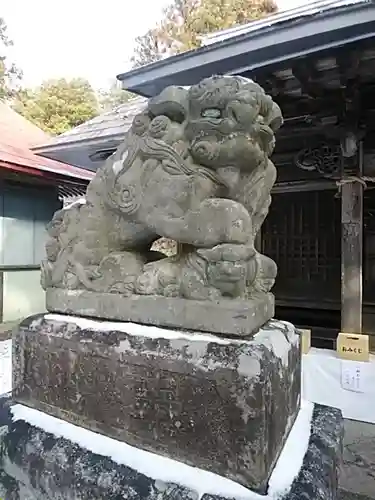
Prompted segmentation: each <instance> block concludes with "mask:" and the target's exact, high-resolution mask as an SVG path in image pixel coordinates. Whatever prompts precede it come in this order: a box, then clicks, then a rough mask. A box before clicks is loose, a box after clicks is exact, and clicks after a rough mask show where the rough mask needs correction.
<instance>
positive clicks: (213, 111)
mask: <svg viewBox="0 0 375 500" xmlns="http://www.w3.org/2000/svg"><path fill="white" fill-rule="evenodd" d="M202 117H203V118H221V110H220V109H217V108H208V109H204V110H203V111H202Z"/></svg>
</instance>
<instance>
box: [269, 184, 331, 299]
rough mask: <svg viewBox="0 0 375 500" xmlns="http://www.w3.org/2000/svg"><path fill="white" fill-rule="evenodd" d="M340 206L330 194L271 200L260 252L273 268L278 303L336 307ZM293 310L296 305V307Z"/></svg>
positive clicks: (293, 195) (311, 193)
mask: <svg viewBox="0 0 375 500" xmlns="http://www.w3.org/2000/svg"><path fill="white" fill-rule="evenodd" d="M340 228H341V204H340V199H338V198H335V192H334V191H331V190H329V191H308V192H298V193H282V194H281V193H280V194H275V195H274V196H273V200H272V205H271V209H270V213H269V215H268V217H267V219H266V220H265V222H264V225H263V227H262V251H263V253H264V254H266V255H268V256H269V257H271V258H272V259H274V261H275V262H276V263H277V265H278V268H279V272H278V277H277V281H276V284H275V287H274V293H275V295H276V299H277V300H278V301H282V302H287V303H290V305H293V303H296V302H297V301H298V302H299V303H300V304H301V305H302V303H304V305H307V306H309V307H330V306H329V304H330V303H332V302H334V303H336V304H338V305H339V303H340V290H341V269H340V262H341V235H340ZM296 305H297V303H296Z"/></svg>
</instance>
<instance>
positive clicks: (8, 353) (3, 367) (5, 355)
mask: <svg viewBox="0 0 375 500" xmlns="http://www.w3.org/2000/svg"><path fill="white" fill-rule="evenodd" d="M11 390H12V341H11V340H10V339H9V340H4V341H2V342H0V396H1V395H2V394H6V393H7V392H10V391H11Z"/></svg>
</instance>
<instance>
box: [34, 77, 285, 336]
mask: <svg viewBox="0 0 375 500" xmlns="http://www.w3.org/2000/svg"><path fill="white" fill-rule="evenodd" d="M281 125H282V115H281V111H280V109H279V107H278V106H277V104H276V103H274V102H273V100H272V98H271V97H270V96H268V95H267V94H266V93H265V92H264V91H263V89H262V88H261V87H260V86H259V85H257V84H256V83H254V82H253V81H251V80H249V79H246V78H243V77H235V76H215V77H210V78H207V79H204V80H203V81H202V82H200V83H199V84H197V85H193V86H191V87H190V89H185V88H181V87H168V88H166V89H165V90H164V91H163V92H162V93H161V94H160V95H159V96H157V97H155V98H153V99H150V100H149V101H148V103H147V106H146V108H145V110H144V111H143V112H142V113H141V114H139V115H138V116H136V117H135V119H134V121H133V124H132V127H131V129H130V131H129V133H128V134H127V136H126V138H125V140H124V143H123V144H122V145H121V146H120V147H119V149H118V151H117V152H116V154H114V155H113V156H111V157H110V158H109V159H108V161H107V163H106V164H105V166H104V167H103V168H101V169H100V170H98V172H97V174H96V176H95V178H94V179H93V180H92V182H91V183H90V185H89V187H88V190H87V196H86V200H84V201H85V202H84V203H77V204H74V205H73V206H70V207H69V208H67V209H64V210H60V211H59V212H57V213H56V214H55V216H54V218H53V220H52V222H51V224H50V225H49V227H48V234H49V237H50V238H49V241H48V242H47V247H46V251H47V252H46V253H47V260H46V261H45V262H43V264H42V283H43V286H44V287H45V288H46V289H47V290H48V291H49V290H50V289H52V290H54V289H63V290H81V291H85V292H87V291H89V292H95V293H96V294H99V295H100V294H113V295H121V296H122V297H135V298H137V297H138V298H139V297H140V296H151V297H155V296H159V297H166V298H169V297H178V298H180V299H185V300H193V301H202V302H203V304H204V303H208V304H210V305H209V307H210V308H211V309H212V308H215V310H216V312H218V311H220V308H221V307H224V308H225V307H226V305H225V303H226V302H227V301H230V300H233V301H236V300H240V301H242V302H243V304H242V305H240V308H241V309H245V307H246V305H245V304H246V303H249V306H248V308H249V310H251V311H253V312H254V311H255V314H258V310H259V309H261V308H259V306H258V304H259V302H261V301H264V303H265V309H267V310H268V311H269V307H268V305H267V304H268V303H269V300H270V299H269V298H268V294H269V292H270V290H271V288H272V286H273V284H274V281H275V278H276V274H277V267H276V264H275V263H274V262H273V261H272V260H271V259H269V258H267V257H266V256H264V255H261V254H260V253H259V252H257V251H256V250H255V249H254V239H255V237H256V235H257V233H258V232H259V229H260V227H261V225H262V223H263V221H264V219H265V217H266V216H267V213H268V209H269V205H270V203H271V196H270V193H271V189H272V186H273V184H274V182H275V180H276V168H275V166H274V165H273V163H272V162H271V160H270V159H269V158H270V156H271V154H272V152H273V149H274V146H275V132H276V131H277V130H278V129H279V127H280V126H281ZM160 237H163V238H169V239H172V240H173V241H176V242H177V244H178V245H177V246H178V252H177V255H174V256H172V257H166V256H165V255H162V254H160V253H158V252H153V251H151V247H152V245H153V243H154V242H155V241H156V240H158V239H159V238H160ZM83 295H84V294H82V296H83ZM90 297H92V296H90ZM105 300H106V299H105ZM142 303H143V302H142V301H141V300H140V301H139V302H138V304H139V305H140V304H142ZM253 303H254V306H253V305H252V304H253ZM55 305H56V303H55V302H54V301H52V300H51V301H50V302H49V304H48V307H49V309H50V310H51V311H56V309H55ZM214 306H216V307H214ZM78 307H79V306H78ZM236 307H237V306H234V308H236ZM126 309H127V311H129V313H131V312H132V311H133V308H132V305H128V306H127V307H126ZM57 310H60V309H57ZM140 310H141V309H140V308H139V311H140ZM76 312H77V311H76ZM137 312H138V311H137ZM189 314H190V312H189ZM192 314H194V311H193V312H192ZM259 314H260V317H259V318H257V319H256V320H254V324H255V325H258V324H260V321H261V320H264V321H267V320H268V319H270V318H271V315H266V316H264V315H262V313H259ZM158 316H160V314H159V315H158ZM105 317H106V318H108V317H109V313H108V312H107V313H106V314H105ZM150 317H151V315H150V314H149V313H148V311H147V309H145V310H144V318H142V321H143V322H146V321H149V320H150ZM264 318H265V319H264ZM130 319H131V320H132V321H137V320H139V319H138V314H137V315H136V317H131V318H130ZM232 319H234V320H235V317H234V316H232V315H231V313H230V312H229V319H228V320H227V323H229V322H230V321H232ZM188 322H189V321H188ZM175 326H178V325H175ZM254 328H255V329H256V328H257V326H255V327H254ZM234 330H236V328H234ZM216 331H218V330H216Z"/></svg>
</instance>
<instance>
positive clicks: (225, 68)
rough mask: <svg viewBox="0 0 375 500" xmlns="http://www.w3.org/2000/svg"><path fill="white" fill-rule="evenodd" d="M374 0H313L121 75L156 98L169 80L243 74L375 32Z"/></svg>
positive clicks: (138, 91) (127, 83)
mask: <svg viewBox="0 0 375 500" xmlns="http://www.w3.org/2000/svg"><path fill="white" fill-rule="evenodd" d="M374 21H375V3H374V2H373V1H372V0H336V1H334V0H324V1H320V2H312V3H309V4H308V5H307V6H304V7H300V8H299V9H291V10H289V11H285V12H282V13H279V14H275V15H272V16H270V17H268V18H265V19H263V20H260V21H253V22H251V23H248V24H246V25H244V26H239V27H236V28H232V29H230V30H225V31H222V32H218V33H214V34H212V35H211V36H210V37H206V38H205V40H204V43H205V45H204V46H203V47H200V48H199V49H196V50H192V51H189V52H185V53H182V54H178V55H175V56H172V57H169V58H166V59H163V60H161V61H158V62H155V63H153V64H149V65H147V66H143V67H140V68H136V69H133V70H132V71H129V72H127V73H124V74H120V75H118V77H117V78H118V79H119V80H120V81H121V82H122V86H123V88H124V89H127V90H130V91H131V92H134V93H136V94H139V95H143V96H146V97H152V96H154V95H157V94H158V93H159V92H160V91H161V90H162V89H163V88H165V87H167V86H169V85H192V84H195V83H197V82H199V81H200V80H201V79H202V78H205V77H209V76H211V75H214V74H244V73H254V74H255V75H256V74H257V73H258V72H259V71H263V70H265V69H268V68H270V67H272V68H275V67H277V66H280V65H282V64H287V63H288V62H290V61H292V60H296V59H298V58H301V57H306V56H309V55H311V54H317V53H320V52H322V51H323V50H331V49H334V48H337V47H340V46H341V47H342V46H344V45H346V44H350V43H353V42H358V41H361V40H366V39H369V38H371V37H373V36H374V33H375V28H374V25H375V22H374Z"/></svg>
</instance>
